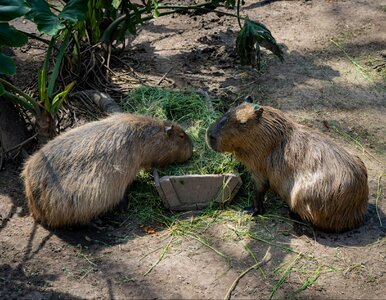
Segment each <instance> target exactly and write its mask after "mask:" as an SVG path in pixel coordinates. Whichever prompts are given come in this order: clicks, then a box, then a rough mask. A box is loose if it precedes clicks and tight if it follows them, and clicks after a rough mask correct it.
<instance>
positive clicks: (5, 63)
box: [0, 52, 16, 75]
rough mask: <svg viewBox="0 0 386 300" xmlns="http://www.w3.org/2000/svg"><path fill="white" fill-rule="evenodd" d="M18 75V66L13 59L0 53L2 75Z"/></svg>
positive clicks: (0, 71)
mask: <svg viewBox="0 0 386 300" xmlns="http://www.w3.org/2000/svg"><path fill="white" fill-rule="evenodd" d="M15 73H16V65H15V63H14V61H13V59H12V58H10V57H9V56H7V55H5V54H4V53H1V52H0V74H7V75H13V74H15Z"/></svg>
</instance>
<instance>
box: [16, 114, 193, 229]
mask: <svg viewBox="0 0 386 300" xmlns="http://www.w3.org/2000/svg"><path fill="white" fill-rule="evenodd" d="M192 152H193V144H192V141H191V139H190V138H189V136H188V135H187V134H186V133H185V132H184V130H183V129H182V128H181V127H179V126H178V125H177V124H174V123H171V122H169V121H162V120H160V119H156V118H149V117H144V116H138V115H131V114H115V115H112V116H110V117H108V118H106V119H103V120H100V121H95V122H91V123H88V124H85V125H83V126H79V127H77V128H74V129H71V130H69V131H68V132H66V133H64V134H61V135H59V136H58V137H56V138H55V139H53V140H52V141H50V142H48V143H47V144H46V145H45V146H44V147H43V148H42V149H40V150H39V151H37V152H36V153H35V154H34V155H32V156H31V157H30V158H29V159H28V161H27V162H26V164H25V166H24V170H23V172H22V176H23V178H24V185H25V192H26V196H27V200H28V206H29V209H30V212H31V215H32V216H33V217H34V218H35V219H36V220H37V221H41V222H43V223H45V224H46V225H48V226H50V227H60V226H66V225H73V224H85V223H88V222H89V221H90V220H91V219H93V218H94V217H96V216H98V215H100V214H101V213H104V212H106V211H107V210H109V209H111V208H112V207H113V206H115V205H117V204H118V203H119V202H120V201H121V200H122V199H123V197H124V195H125V193H126V189H127V187H128V186H129V185H130V183H131V182H132V181H133V180H134V178H135V176H136V175H137V173H138V171H139V170H140V169H142V168H150V167H159V166H165V165H167V164H171V163H182V162H184V161H186V160H188V159H189V158H190V157H191V156H192Z"/></svg>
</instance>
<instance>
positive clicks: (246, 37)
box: [236, 20, 283, 65]
mask: <svg viewBox="0 0 386 300" xmlns="http://www.w3.org/2000/svg"><path fill="white" fill-rule="evenodd" d="M260 46H261V47H264V48H266V49H268V50H270V51H271V52H272V53H273V54H275V55H276V56H277V57H279V59H280V60H281V61H283V51H282V50H281V49H280V47H279V45H278V44H277V43H276V40H275V39H274V37H273V36H272V34H271V32H270V31H269V29H268V28H267V27H265V26H264V25H263V24H261V23H259V22H256V21H251V20H245V23H244V26H243V28H242V29H241V30H240V32H239V34H238V36H237V40H236V50H237V53H238V54H239V56H240V60H241V64H244V65H246V64H251V65H255V63H256V59H257V58H258V56H259V53H260V49H259V48H260ZM256 56H257V57H256Z"/></svg>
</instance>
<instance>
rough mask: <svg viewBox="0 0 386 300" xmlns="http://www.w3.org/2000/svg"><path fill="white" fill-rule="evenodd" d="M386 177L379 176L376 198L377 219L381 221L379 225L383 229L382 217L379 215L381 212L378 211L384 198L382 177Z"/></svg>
mask: <svg viewBox="0 0 386 300" xmlns="http://www.w3.org/2000/svg"><path fill="white" fill-rule="evenodd" d="M384 176H386V173H385V174H381V175H379V177H378V185H377V197H376V198H375V211H376V212H377V217H378V220H379V225H380V226H381V227H382V226H383V224H382V219H381V216H380V214H379V210H378V205H379V200H380V199H381V196H382V192H383V191H382V186H381V180H382V177H384Z"/></svg>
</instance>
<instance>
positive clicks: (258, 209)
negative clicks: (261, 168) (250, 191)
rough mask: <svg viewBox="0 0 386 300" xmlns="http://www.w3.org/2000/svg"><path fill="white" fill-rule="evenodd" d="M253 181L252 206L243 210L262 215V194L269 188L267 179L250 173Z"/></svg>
mask: <svg viewBox="0 0 386 300" xmlns="http://www.w3.org/2000/svg"><path fill="white" fill-rule="evenodd" d="M252 177H253V181H254V183H255V190H254V198H253V206H252V207H249V208H247V209H246V210H245V213H247V214H250V215H252V216H256V215H262V214H263V213H264V196H265V193H266V192H267V190H268V189H269V184H268V180H266V179H264V178H262V177H261V176H259V175H255V174H254V175H252Z"/></svg>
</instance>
